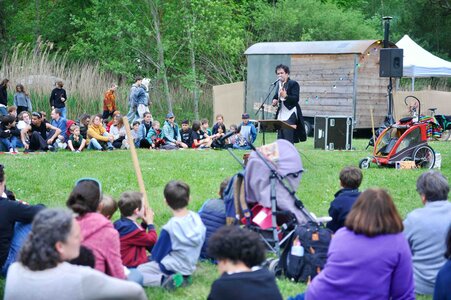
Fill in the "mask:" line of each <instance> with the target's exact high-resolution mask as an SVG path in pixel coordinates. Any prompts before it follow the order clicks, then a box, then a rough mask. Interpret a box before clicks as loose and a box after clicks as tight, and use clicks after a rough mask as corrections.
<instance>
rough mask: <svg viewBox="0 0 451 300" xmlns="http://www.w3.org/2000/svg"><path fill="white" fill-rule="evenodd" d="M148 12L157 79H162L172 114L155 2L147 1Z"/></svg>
mask: <svg viewBox="0 0 451 300" xmlns="http://www.w3.org/2000/svg"><path fill="white" fill-rule="evenodd" d="M149 5H150V11H151V14H152V19H153V25H154V27H155V40H156V42H157V49H158V63H159V66H158V73H159V74H158V75H159V76H158V77H160V76H161V78H162V79H163V93H164V97H165V98H166V101H167V102H168V110H169V111H170V112H172V97H171V94H170V93H169V84H168V74H167V70H166V64H165V63H164V47H163V41H162V39H161V31H160V17H159V14H158V7H157V4H156V3H155V1H153V0H149Z"/></svg>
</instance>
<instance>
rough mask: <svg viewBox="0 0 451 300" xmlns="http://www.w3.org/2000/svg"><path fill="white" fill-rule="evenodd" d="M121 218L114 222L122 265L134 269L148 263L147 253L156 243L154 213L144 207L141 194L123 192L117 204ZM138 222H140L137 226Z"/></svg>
mask: <svg viewBox="0 0 451 300" xmlns="http://www.w3.org/2000/svg"><path fill="white" fill-rule="evenodd" d="M118 206H119V211H120V212H121V218H120V219H119V220H117V221H116V222H114V228H116V230H117V231H118V232H119V238H120V242H121V257H122V263H123V265H124V266H126V267H128V268H136V267H137V266H139V265H140V264H143V263H147V262H148V261H149V258H148V255H147V251H149V252H150V251H151V250H152V248H153V246H154V245H155V243H156V241H157V232H156V231H155V228H154V225H153V217H154V212H153V211H152V209H151V208H150V207H146V208H145V207H144V205H143V194H141V193H138V192H125V193H123V194H122V195H121V198H120V200H119V203H118ZM138 220H142V223H141V224H138Z"/></svg>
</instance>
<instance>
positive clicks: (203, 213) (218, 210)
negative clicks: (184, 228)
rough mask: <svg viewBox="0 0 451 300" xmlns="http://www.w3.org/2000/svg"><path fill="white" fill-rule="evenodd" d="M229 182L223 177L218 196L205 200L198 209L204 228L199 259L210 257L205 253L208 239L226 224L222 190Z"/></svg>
mask: <svg viewBox="0 0 451 300" xmlns="http://www.w3.org/2000/svg"><path fill="white" fill-rule="evenodd" d="M228 183H229V178H227V179H224V180H223V181H222V182H221V184H220V186H219V192H218V195H219V198H218V199H209V200H207V201H205V203H204V204H203V205H202V207H201V208H200V210H199V216H200V219H201V220H202V223H204V225H205V228H206V229H207V230H206V235H205V242H204V244H203V246H202V250H201V252H200V258H201V259H212V257H209V256H208V254H207V247H208V240H209V239H210V237H211V236H212V235H213V234H214V233H215V232H216V230H218V229H219V228H220V227H222V226H224V225H225V224H226V211H225V204H224V190H225V189H226V187H227V184H228Z"/></svg>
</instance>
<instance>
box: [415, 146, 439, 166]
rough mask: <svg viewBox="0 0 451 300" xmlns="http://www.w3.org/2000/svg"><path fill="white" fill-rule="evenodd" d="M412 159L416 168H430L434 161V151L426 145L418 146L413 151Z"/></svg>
mask: <svg viewBox="0 0 451 300" xmlns="http://www.w3.org/2000/svg"><path fill="white" fill-rule="evenodd" d="M413 161H414V162H415V165H416V166H417V168H422V169H432V168H433V167H434V163H435V152H434V150H433V149H432V148H431V147H429V146H427V145H423V146H420V147H418V148H417V149H415V151H414V153H413Z"/></svg>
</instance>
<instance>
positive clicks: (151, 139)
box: [146, 121, 175, 150]
mask: <svg viewBox="0 0 451 300" xmlns="http://www.w3.org/2000/svg"><path fill="white" fill-rule="evenodd" d="M146 140H147V142H148V143H149V145H150V148H151V149H165V150H171V149H175V146H174V145H170V144H166V142H165V140H164V139H163V133H162V132H161V130H160V122H158V121H153V123H152V128H151V129H150V130H149V132H148V133H147V136H146Z"/></svg>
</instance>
